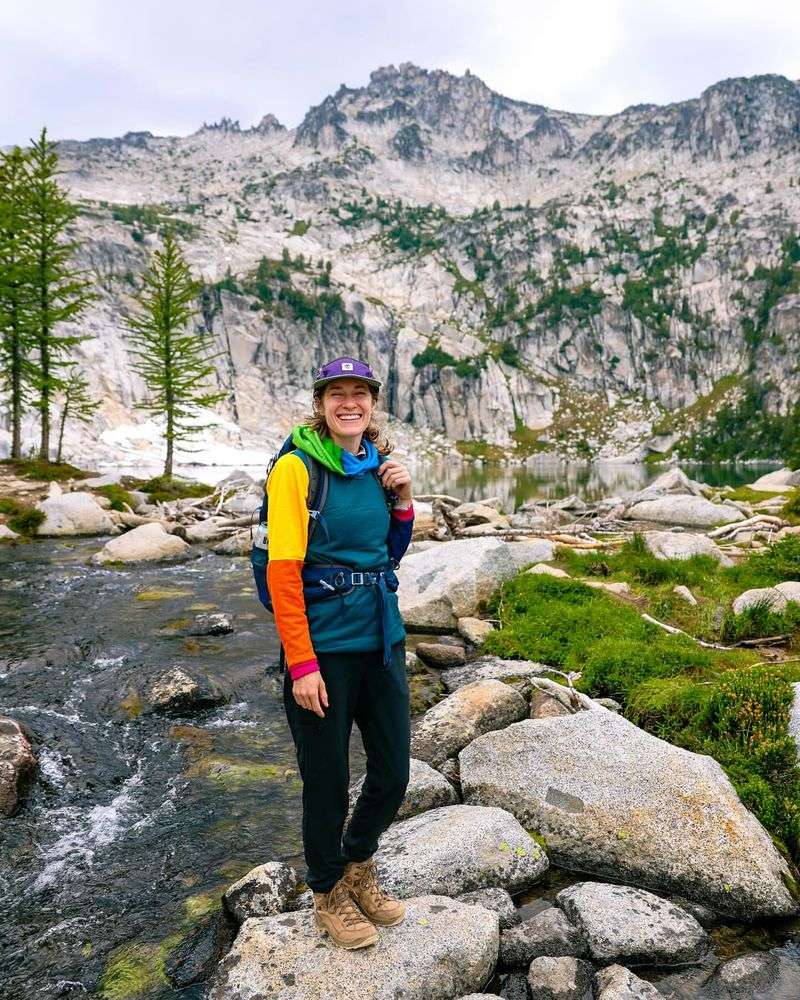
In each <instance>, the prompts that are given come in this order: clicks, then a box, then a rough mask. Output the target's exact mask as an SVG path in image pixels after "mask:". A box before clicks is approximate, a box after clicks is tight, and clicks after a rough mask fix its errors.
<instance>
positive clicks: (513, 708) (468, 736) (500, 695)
mask: <svg viewBox="0 0 800 1000" xmlns="http://www.w3.org/2000/svg"><path fill="white" fill-rule="evenodd" d="M527 714H528V704H527V702H526V701H525V699H524V698H523V697H522V695H521V694H518V693H517V692H516V691H515V690H514V688H512V687H510V686H509V685H508V684H503V683H502V682H501V681H495V680H485V681H483V680H481V681H473V682H472V683H471V684H465V685H464V687H460V688H458V690H457V691H454V692H453V694H450V695H448V696H447V697H446V698H444V699H443V700H442V701H440V702H438V703H437V704H436V705H434V706H433V707H432V708H429V709H428V711H427V712H426V713H425V714H424V715H423V716H422V719H421V720H420V721H419V724H418V725H417V726H416V728H415V729H414V731H413V733H412V734H411V754H412V756H414V757H417V758H419V760H424V761H427V763H428V764H430V765H431V766H433V767H438V766H439V765H441V764H443V763H444V762H445V761H446V760H447V758H448V757H453V756H455V754H457V753H458V751H459V750H462V749H463V748H464V747H465V746H466V745H467V744H468V743H470V742H472V740H474V739H475V737H476V736H480V735H481V734H483V733H488V732H489V731H490V730H492V729H502V728H503V727H504V726H507V725H509V724H510V723H512V722H518V721H519V720H520V719H523V718H524V717H525V716H526V715H527Z"/></svg>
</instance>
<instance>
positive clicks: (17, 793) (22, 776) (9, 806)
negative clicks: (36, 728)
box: [0, 716, 36, 816]
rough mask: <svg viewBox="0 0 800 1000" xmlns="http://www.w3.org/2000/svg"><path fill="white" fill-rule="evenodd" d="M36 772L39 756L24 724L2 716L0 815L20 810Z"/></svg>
mask: <svg viewBox="0 0 800 1000" xmlns="http://www.w3.org/2000/svg"><path fill="white" fill-rule="evenodd" d="M35 772H36V757H35V756H34V753H33V747H32V746H31V745H30V743H29V742H28V738H27V736H26V735H25V733H24V732H23V731H22V727H21V726H20V724H19V723H18V722H17V720H16V719H9V718H7V717H6V716H0V816H11V815H12V814H13V813H15V812H16V811H17V809H18V808H19V804H20V801H21V799H22V796H23V794H24V792H25V789H26V788H27V786H28V785H29V784H30V782H31V781H32V779H33V776H34V773H35Z"/></svg>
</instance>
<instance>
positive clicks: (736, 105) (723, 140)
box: [687, 73, 800, 159]
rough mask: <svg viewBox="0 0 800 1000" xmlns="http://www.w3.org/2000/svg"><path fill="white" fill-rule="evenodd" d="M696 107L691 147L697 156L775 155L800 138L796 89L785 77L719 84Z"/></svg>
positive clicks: (767, 76) (799, 96)
mask: <svg viewBox="0 0 800 1000" xmlns="http://www.w3.org/2000/svg"><path fill="white" fill-rule="evenodd" d="M687 103H690V102H687ZM691 103H695V102H691ZM696 106H697V110H696V117H695V120H694V123H693V128H692V147H693V151H695V152H698V153H701V154H705V155H711V156H714V157H715V158H717V159H719V158H722V157H724V156H740V155H743V154H747V153H752V152H755V151H757V150H761V149H770V150H774V151H779V150H782V149H786V148H789V147H793V146H796V145H797V142H798V140H800V87H798V85H797V84H796V83H793V82H792V81H791V80H788V79H787V78H786V77H785V76H778V75H777V74H773V73H770V74H764V75H762V76H753V77H733V78H731V79H728V80H720V81H719V82H718V83H715V84H712V86H710V87H707V88H706V90H704V91H703V93H702V94H701V95H700V98H699V100H698V101H697V102H696Z"/></svg>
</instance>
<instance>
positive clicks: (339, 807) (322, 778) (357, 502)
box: [266, 358, 414, 948]
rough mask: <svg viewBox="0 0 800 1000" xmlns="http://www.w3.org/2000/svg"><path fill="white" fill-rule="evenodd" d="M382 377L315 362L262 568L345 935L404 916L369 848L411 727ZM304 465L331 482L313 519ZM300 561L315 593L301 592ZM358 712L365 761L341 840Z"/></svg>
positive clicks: (309, 819) (272, 502)
mask: <svg viewBox="0 0 800 1000" xmlns="http://www.w3.org/2000/svg"><path fill="white" fill-rule="evenodd" d="M380 385H381V383H380V382H379V381H378V379H376V378H375V376H374V375H373V373H372V370H371V369H370V367H369V366H368V365H366V364H364V363H363V362H362V361H358V360H357V359H355V358H337V359H336V360H334V361H331V362H329V363H328V364H327V365H324V366H323V367H322V368H321V369H320V370H319V372H318V374H317V377H316V379H315V380H314V386H313V404H314V412H313V415H312V416H311V418H310V419H309V421H308V422H307V424H306V425H305V426H300V427H295V429H294V431H293V433H292V443H293V444H294V450H293V451H290V452H287V453H286V454H284V455H283V456H282V457H281V458H280V459H278V461H277V462H276V463H275V465H274V466H273V469H272V471H271V473H270V474H269V477H268V479H267V484H266V489H267V494H268V498H269V505H268V521H267V525H268V536H269V562H268V565H267V579H268V584H269V591H270V594H271V597H272V604H273V609H274V612H275V624H276V627H277V629H278V634H279V635H280V638H281V643H282V645H283V648H284V651H285V655H286V663H287V673H286V675H285V677H284V690H283V701H284V707H285V709H286V716H287V719H288V722H289V727H290V729H291V732H292V738H293V740H294V743H295V748H296V751H297V761H298V764H299V767H300V773H301V775H302V778H303V846H304V851H305V858H306V863H307V866H308V874H307V876H306V882H307V884H308V886H309V887H310V888H311V889H312V890H313V891H314V912H315V922H316V925H317V927H319V928H320V929H321V930H325V931H327V932H328V933H329V934H330V936H331V938H332V939H333V941H334V942H335V943H336V944H338V945H340V946H341V947H343V948H362V947H365V946H366V945H370V944H374V943H375V942H376V941H377V931H376V929H375V925H380V926H389V925H391V924H397V923H400V921H401V920H402V919H403V917H404V913H405V908H404V905H403V903H402V902H400V900H397V899H394V898H392V897H391V896H389V895H388V894H387V893H386V892H385V891H384V890H383V889H382V888H381V887H380V886H379V884H378V880H377V872H376V869H375V863H374V861H373V860H372V855H373V854H374V852H375V850H376V849H377V845H378V838H379V837H380V835H381V834H382V833H383V831H384V830H385V829H386V828H387V827H388V826H389V824H390V823H391V821H392V820H393V819H394V817H395V815H396V813H397V810H398V808H399V807H400V804H401V802H402V801H403V798H404V795H405V791H406V787H407V785H408V779H409V757H410V735H411V734H410V705H409V693H408V682H407V679H406V668H405V629H404V628H403V622H402V619H401V618H400V612H399V609H398V603H397V595H396V593H395V591H396V590H397V587H398V581H397V577H396V575H395V573H394V570H395V569H396V568H397V566H398V564H399V561H400V559H401V557H402V556H403V553H404V552H405V551H406V548H407V547H408V543H409V541H410V539H411V529H412V526H413V521H414V512H413V509H412V504H411V476H410V475H409V473H408V471H407V470H406V469H405V468H404V466H402V465H401V464H400V463H399V462H394V461H391V460H389V459H388V454H389V452H390V451H391V447H392V446H391V445H390V444H389V443H388V442H387V441H386V439H385V437H384V436H383V434H382V432H381V430H380V428H379V427H378V425H377V424H376V423H375V422H374V421H373V413H374V410H375V405H376V402H377V400H378V392H379V389H380ZM312 472H314V473H315V474H316V475H317V476H318V477H319V476H322V477H324V482H325V484H326V486H325V490H326V493H325V500H324V501H320V502H319V503H318V504H317V506H318V507H319V508H320V510H319V511H315V512H314V513H315V518H314V526H315V530H314V531H313V532H311V531H309V511H308V496H309V493H310V491H309V485H310V483H311V473H312ZM309 569H311V573H312V575H313V577H314V578H315V579H314V582H315V584H316V588H317V591H320V588H322V587H324V588H325V591H326V593H325V594H324V599H318V598H316V599H314V600H313V601H312V600H311V599H310V598H309V599H308V600H307V599H306V594H307V593H308V592H304V583H306V584H308V582H309V576H308V571H309ZM317 577H319V579H316V578H317ZM320 592H321V591H320ZM327 592H329V593H327ZM354 721H355V723H356V724H357V725H358V727H359V729H360V731H361V736H362V739H363V742H364V749H365V751H366V755H367V773H366V778H365V780H364V785H363V787H362V790H361V794H360V795H359V798H358V800H357V802H356V804H355V807H354V809H353V815H352V818H351V820H350V823H349V825H348V827H347V830H346V831H345V832H344V838H343V839H342V830H343V828H344V822H345V819H346V816H347V809H348V783H349V769H348V758H349V744H350V734H351V731H352V727H353V722H354Z"/></svg>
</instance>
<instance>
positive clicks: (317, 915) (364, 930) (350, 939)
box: [314, 878, 378, 948]
mask: <svg viewBox="0 0 800 1000" xmlns="http://www.w3.org/2000/svg"><path fill="white" fill-rule="evenodd" d="M314 923H315V924H316V925H317V927H318V928H319V929H320V930H321V931H327V932H328V934H330V936H331V938H332V939H333V942H334V944H337V945H339V947H340V948H365V947H366V946H367V945H369V944H375V942H376V941H377V940H378V932H377V930H376V929H375V926H374V924H371V923H370V922H369V920H367V918H366V917H365V916H364V914H363V913H362V912H361V910H359V908H358V907H357V906H356V904H355V903H354V902H353V899H352V896H351V895H350V889H349V887H348V885H347V883H346V882H345V881H344V879H341V878H340V879H339V881H338V882H337V883H336V885H334V887H333V888H332V889H331V891H330V892H315V893H314Z"/></svg>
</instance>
